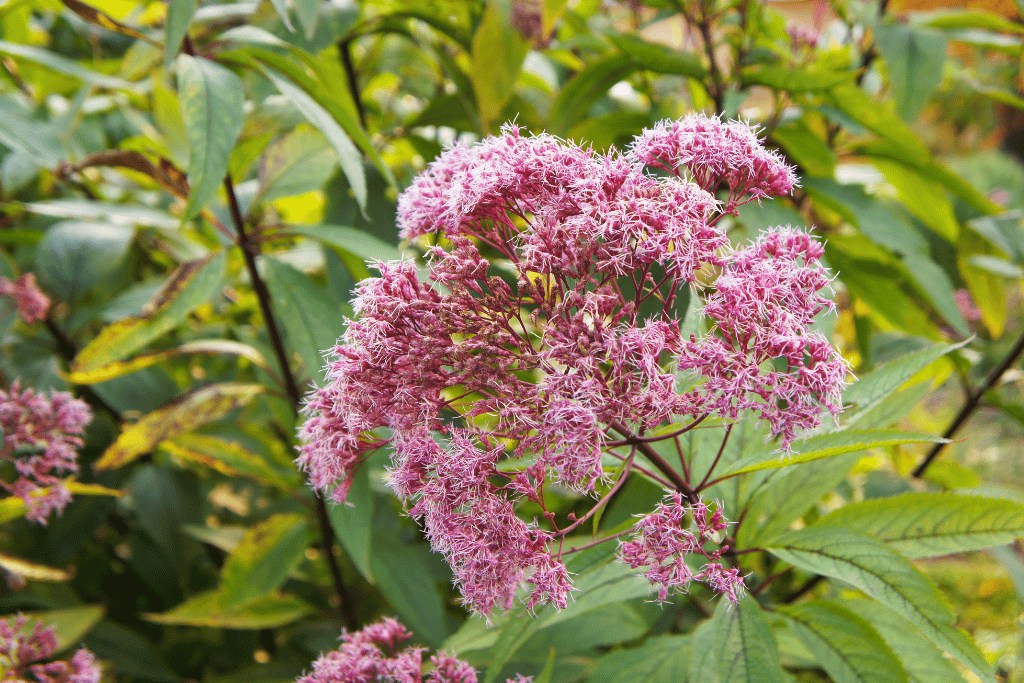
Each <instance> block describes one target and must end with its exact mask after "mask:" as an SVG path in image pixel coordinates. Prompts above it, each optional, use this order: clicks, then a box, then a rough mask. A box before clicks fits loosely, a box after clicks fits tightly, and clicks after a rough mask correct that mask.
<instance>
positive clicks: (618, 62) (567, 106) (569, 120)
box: [548, 54, 637, 135]
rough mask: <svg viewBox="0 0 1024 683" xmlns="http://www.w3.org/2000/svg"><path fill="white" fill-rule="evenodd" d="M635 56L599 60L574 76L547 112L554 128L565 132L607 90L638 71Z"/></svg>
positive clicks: (614, 56)
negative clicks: (634, 60) (633, 57)
mask: <svg viewBox="0 0 1024 683" xmlns="http://www.w3.org/2000/svg"><path fill="white" fill-rule="evenodd" d="M636 68H637V67H636V64H635V63H634V62H633V60H632V58H631V57H629V56H627V55H624V54H617V55H611V56H609V57H605V58H603V59H600V60H598V61H596V62H594V63H593V64H590V65H588V66H587V67H586V68H585V69H583V70H582V71H580V72H579V73H578V74H576V75H575V76H573V77H572V78H571V79H570V80H569V82H568V83H566V84H565V86H563V87H562V89H561V91H559V93H558V96H557V97H555V101H554V102H552V103H551V112H550V114H549V115H548V121H549V125H550V126H551V131H552V132H553V133H555V134H557V135H564V134H565V133H566V132H567V131H568V130H569V129H570V128H572V126H573V125H574V124H575V123H576V122H577V121H579V120H581V119H585V118H586V115H587V111H588V110H589V109H590V105H592V104H593V103H594V102H595V101H597V99H598V98H600V97H601V96H603V95H604V94H605V93H607V92H608V89H609V88H611V87H612V86H613V85H615V84H616V83H618V82H619V81H621V80H622V79H623V78H625V77H626V76H628V75H629V74H631V73H633V72H634V71H636Z"/></svg>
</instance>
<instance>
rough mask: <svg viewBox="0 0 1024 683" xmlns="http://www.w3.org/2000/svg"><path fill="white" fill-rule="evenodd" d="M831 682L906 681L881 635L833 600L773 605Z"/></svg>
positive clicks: (897, 682)
mask: <svg viewBox="0 0 1024 683" xmlns="http://www.w3.org/2000/svg"><path fill="white" fill-rule="evenodd" d="M777 610H778V611H779V612H781V613H782V614H784V615H785V616H786V617H787V621H788V622H789V624H790V625H791V626H792V628H793V630H794V631H795V632H796V634H797V636H799V637H800V640H801V641H803V643H804V645H806V646H807V649H808V650H810V651H811V653H812V654H813V655H814V656H815V658H816V659H817V660H818V663H819V664H821V666H822V668H823V669H825V671H827V672H828V675H829V676H831V677H832V680H833V681H835V683H907V682H909V678H907V672H906V671H904V669H903V666H902V665H901V663H900V660H899V659H898V658H897V657H896V654H895V653H894V652H893V651H892V649H890V647H889V646H888V645H887V644H886V642H885V641H884V640H883V639H882V636H880V635H879V634H878V632H877V631H875V629H873V628H872V627H871V624H869V623H868V622H867V621H865V620H864V619H862V618H860V617H859V616H857V615H856V614H854V613H853V612H851V611H850V610H848V609H846V608H844V607H842V606H841V605H838V604H836V603H834V602H829V601H826V600H815V601H813V602H807V603H804V604H802V605H789V606H786V605H782V606H779V607H778V608H777Z"/></svg>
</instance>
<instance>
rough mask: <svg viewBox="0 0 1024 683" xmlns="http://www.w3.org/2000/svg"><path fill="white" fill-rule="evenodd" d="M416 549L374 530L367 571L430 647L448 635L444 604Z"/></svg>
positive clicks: (424, 549) (404, 620)
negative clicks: (368, 570) (371, 552)
mask: <svg viewBox="0 0 1024 683" xmlns="http://www.w3.org/2000/svg"><path fill="white" fill-rule="evenodd" d="M427 550H428V549H427V548H426V547H423V546H420V549H419V552H417V550H415V549H414V548H412V547H410V546H408V545H406V544H404V543H402V542H401V541H399V540H398V539H397V538H392V536H391V535H390V534H374V536H373V554H372V555H371V556H370V573H371V574H372V575H373V578H374V579H376V581H377V587H378V588H379V589H380V591H381V593H383V594H384V597H386V598H387V599H388V601H389V602H390V603H391V604H392V605H393V606H394V608H395V610H396V611H397V612H398V613H399V614H400V615H401V617H402V621H403V622H404V623H405V625H406V626H408V627H409V629H410V630H411V631H412V632H413V633H415V634H416V635H417V637H419V638H421V639H422V640H423V642H425V643H427V644H428V645H430V646H431V647H440V646H441V644H442V643H443V642H444V639H445V638H447V637H448V628H447V626H446V622H447V620H446V617H445V613H444V606H443V605H442V603H441V595H440V593H438V590H437V586H436V585H435V584H434V578H433V575H432V574H431V572H430V568H429V567H428V566H427V564H426V562H425V561H424V559H423V555H422V554H421V553H422V552H424V551H427Z"/></svg>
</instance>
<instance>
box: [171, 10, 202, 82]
mask: <svg viewBox="0 0 1024 683" xmlns="http://www.w3.org/2000/svg"><path fill="white" fill-rule="evenodd" d="M167 5H168V6H167V21H166V22H165V24H164V70H166V71H170V69H171V62H173V61H174V58H175V57H177V56H178V50H179V49H181V41H182V40H183V39H184V38H185V34H186V33H188V25H189V24H190V23H192V15H193V14H195V11H196V0H170V1H169V2H168V3H167Z"/></svg>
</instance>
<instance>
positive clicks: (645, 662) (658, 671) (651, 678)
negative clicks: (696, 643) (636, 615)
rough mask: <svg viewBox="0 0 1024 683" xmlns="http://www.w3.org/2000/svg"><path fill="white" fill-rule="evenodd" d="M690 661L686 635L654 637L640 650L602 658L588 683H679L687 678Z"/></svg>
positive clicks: (630, 650) (688, 641) (611, 653)
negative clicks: (599, 682)
mask: <svg viewBox="0 0 1024 683" xmlns="http://www.w3.org/2000/svg"><path fill="white" fill-rule="evenodd" d="M689 660H690V636H689V635H663V636H654V637H652V638H648V639H647V640H646V641H645V642H644V644H643V645H641V646H640V647H635V648H630V649H628V650H615V651H613V652H609V653H608V654H606V655H603V656H602V657H601V658H600V659H598V660H597V666H596V667H595V668H594V670H593V671H592V672H591V674H590V676H589V680H591V681H595V682H596V681H627V680H628V681H633V682H634V683H679V682H680V681H684V680H685V679H686V669H687V665H688V664H689Z"/></svg>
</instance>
